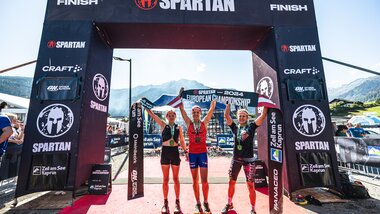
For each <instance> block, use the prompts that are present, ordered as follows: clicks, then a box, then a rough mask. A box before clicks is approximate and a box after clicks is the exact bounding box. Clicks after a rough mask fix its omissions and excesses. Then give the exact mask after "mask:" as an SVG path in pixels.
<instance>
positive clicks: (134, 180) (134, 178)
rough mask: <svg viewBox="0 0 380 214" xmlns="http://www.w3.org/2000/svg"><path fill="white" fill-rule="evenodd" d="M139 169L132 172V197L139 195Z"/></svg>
mask: <svg viewBox="0 0 380 214" xmlns="http://www.w3.org/2000/svg"><path fill="white" fill-rule="evenodd" d="M137 175H138V174H137V170H135V169H134V170H132V172H131V183H132V197H135V196H136V195H137V185H138V184H137Z"/></svg>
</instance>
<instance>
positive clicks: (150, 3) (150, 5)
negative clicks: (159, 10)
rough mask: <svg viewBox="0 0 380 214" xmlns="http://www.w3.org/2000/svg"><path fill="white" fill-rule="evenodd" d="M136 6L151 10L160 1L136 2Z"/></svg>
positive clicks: (138, 0) (145, 0)
mask: <svg viewBox="0 0 380 214" xmlns="http://www.w3.org/2000/svg"><path fill="white" fill-rule="evenodd" d="M134 1H135V3H136V5H137V6H138V7H139V8H140V9H143V10H151V9H153V8H154V7H156V5H157V1H158V0H134Z"/></svg>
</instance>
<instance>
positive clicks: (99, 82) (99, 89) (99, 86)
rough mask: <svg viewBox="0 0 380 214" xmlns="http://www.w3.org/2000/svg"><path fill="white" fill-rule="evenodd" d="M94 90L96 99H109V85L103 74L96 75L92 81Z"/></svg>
mask: <svg viewBox="0 0 380 214" xmlns="http://www.w3.org/2000/svg"><path fill="white" fill-rule="evenodd" d="M92 89H93V91H94V94H95V96H96V98H98V99H99V100H100V101H103V100H105V99H107V97H108V93H109V85H108V81H107V79H106V78H105V77H104V76H103V75H102V74H99V73H98V74H96V75H95V76H94V79H93V80H92Z"/></svg>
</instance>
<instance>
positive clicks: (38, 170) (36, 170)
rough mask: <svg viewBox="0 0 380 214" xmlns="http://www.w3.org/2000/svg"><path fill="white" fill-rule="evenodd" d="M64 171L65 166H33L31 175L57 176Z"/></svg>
mask: <svg viewBox="0 0 380 214" xmlns="http://www.w3.org/2000/svg"><path fill="white" fill-rule="evenodd" d="M66 170H67V168H66V166H33V175H43V176H50V175H57V173H59V172H60V171H66Z"/></svg>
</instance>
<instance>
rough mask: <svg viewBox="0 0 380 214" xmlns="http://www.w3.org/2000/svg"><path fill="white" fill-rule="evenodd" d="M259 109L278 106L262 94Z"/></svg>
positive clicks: (258, 104)
mask: <svg viewBox="0 0 380 214" xmlns="http://www.w3.org/2000/svg"><path fill="white" fill-rule="evenodd" d="M257 107H267V108H277V106H276V104H275V103H274V102H272V100H270V99H269V98H268V97H266V96H264V95H262V94H260V95H259V100H258V103H257Z"/></svg>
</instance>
